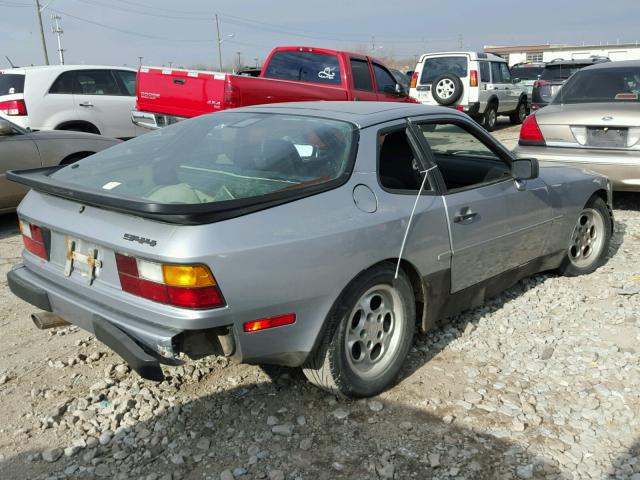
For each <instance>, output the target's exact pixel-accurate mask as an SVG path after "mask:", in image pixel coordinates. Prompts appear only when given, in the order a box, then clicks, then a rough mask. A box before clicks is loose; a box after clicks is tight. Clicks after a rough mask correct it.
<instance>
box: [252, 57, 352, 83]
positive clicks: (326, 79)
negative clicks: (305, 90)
mask: <svg viewBox="0 0 640 480" xmlns="http://www.w3.org/2000/svg"><path fill="white" fill-rule="evenodd" d="M264 76H265V77H267V78H277V79H280V80H298V81H303V82H314V83H326V84H328V85H341V84H342V77H341V75H340V63H339V62H338V57H337V56H336V55H330V54H326V53H318V52H276V53H274V54H273V56H272V57H271V59H270V60H269V63H268V64H267V69H266V71H265V73H264Z"/></svg>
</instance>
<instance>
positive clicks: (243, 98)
mask: <svg viewBox="0 0 640 480" xmlns="http://www.w3.org/2000/svg"><path fill="white" fill-rule="evenodd" d="M136 95H137V103H136V110H134V111H133V112H131V115H132V120H133V122H134V123H135V124H136V125H140V126H143V127H147V128H158V127H162V126H165V125H169V124H171V123H175V122H176V121H179V120H182V119H184V118H190V117H195V116H197V115H202V114H204V113H211V112H217V111H220V110H225V109H227V108H237V107H243V106H247V105H257V104H261V103H277V102H299V101H308V100H345V101H350V100H363V101H385V102H415V100H413V99H412V98H411V97H409V96H408V94H407V92H405V91H404V89H403V87H402V86H401V85H400V84H398V83H397V82H396V80H395V78H394V76H393V75H392V74H391V72H389V70H388V69H387V68H386V67H385V66H384V65H383V64H382V63H381V62H379V61H378V60H375V59H374V58H371V57H368V56H366V55H362V54H359V53H349V52H341V51H336V50H326V49H322V48H311V47H277V48H275V49H274V50H273V51H272V52H271V53H270V54H269V57H268V58H267V61H266V63H265V64H264V66H263V68H262V71H261V72H260V76H259V77H251V76H243V75H233V74H228V73H219V72H208V71H196V70H176V69H164V68H153V67H140V70H139V72H138V80H137V86H136Z"/></svg>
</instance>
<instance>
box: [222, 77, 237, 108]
mask: <svg viewBox="0 0 640 480" xmlns="http://www.w3.org/2000/svg"><path fill="white" fill-rule="evenodd" d="M223 103H224V108H236V107H239V106H240V89H239V88H238V87H234V86H233V85H231V84H230V83H228V82H227V83H225V84H224V98H223Z"/></svg>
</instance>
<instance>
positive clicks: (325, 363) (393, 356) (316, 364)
mask: <svg viewBox="0 0 640 480" xmlns="http://www.w3.org/2000/svg"><path fill="white" fill-rule="evenodd" d="M394 275H395V264H394V263H390V262H389V263H384V264H380V265H378V266H375V267H372V268H371V269H369V270H367V271H365V272H364V273H362V274H361V275H360V276H358V277H357V278H356V279H355V280H354V281H353V282H352V283H351V284H350V285H349V286H348V287H347V289H346V290H345V291H344V293H343V294H342V295H341V296H340V299H339V300H338V301H337V302H336V305H335V306H334V308H333V310H332V312H331V313H330V314H329V317H328V318H327V322H328V323H327V329H326V331H325V334H324V337H323V338H322V339H321V342H320V344H319V345H318V348H317V349H316V351H315V352H314V353H313V354H312V356H311V358H310V359H309V360H308V361H307V364H306V365H305V366H304V367H303V372H304V374H305V376H306V377H307V379H308V380H309V381H310V382H311V383H313V384H314V385H316V386H317V387H320V388H322V389H323V390H327V391H328V392H331V393H333V394H336V395H340V396H346V397H370V396H372V395H376V394H378V393H380V392H382V391H383V390H385V389H387V388H389V387H390V386H391V385H393V383H394V382H395V381H396V379H397V378H398V375H399V374H400V371H401V369H402V364H403V362H404V360H405V358H406V356H407V354H408V352H409V348H410V347H411V342H412V340H413V334H414V330H415V323H416V319H415V315H416V313H415V299H414V295H413V288H412V287H411V283H410V281H409V278H408V277H407V275H406V274H405V273H404V272H403V271H402V270H400V272H399V274H398V278H397V279H394ZM391 291H393V292H395V293H394V294H393V295H391V294H390V292H391ZM376 295H378V298H376ZM378 302H379V303H378ZM395 302H397V304H395ZM376 305H377V308H374V307H376ZM365 306H366V307H365ZM365 308H366V309H367V310H366V311H365ZM388 308H392V309H393V312H394V313H391V312H390V311H388V310H387V309H388ZM367 311H368V312H369V313H368V314H367ZM381 315H384V318H383V319H382V320H381ZM388 315H392V317H389V318H388V317H387V316H388ZM387 321H389V322H390V323H389V330H388V333H387V334H386V335H388V336H381V333H383V334H384V332H383V330H384V329H385V328H386V325H387ZM372 329H378V332H377V334H376V335H371V332H372ZM363 332H364V336H363ZM350 338H356V339H357V340H356V341H355V342H354V343H353V345H352V346H351V347H347V342H348V341H349V339H350ZM361 339H362V340H361ZM385 342H387V346H386V347H385V346H382V345H383V344H384V343H385ZM378 347H380V348H378ZM363 348H364V350H366V351H363ZM376 351H377V352H378V354H379V356H374V354H375V353H376ZM358 356H360V358H359V359H356V358H355V357H358ZM372 359H374V360H372ZM367 367H370V371H368V372H367V371H365V369H366V368H367Z"/></svg>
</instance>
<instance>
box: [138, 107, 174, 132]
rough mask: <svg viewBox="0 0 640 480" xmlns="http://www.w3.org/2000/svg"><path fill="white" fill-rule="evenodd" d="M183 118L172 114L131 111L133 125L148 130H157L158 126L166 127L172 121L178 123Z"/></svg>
mask: <svg viewBox="0 0 640 480" xmlns="http://www.w3.org/2000/svg"><path fill="white" fill-rule="evenodd" d="M181 120H184V118H183V117H176V116H174V115H163V114H160V113H150V112H141V111H138V110H132V111H131V121H132V122H133V123H134V125H137V126H139V127H143V128H148V129H149V130H157V129H158V128H162V127H166V126H168V125H172V124H174V123H178V122H180V121H181Z"/></svg>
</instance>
